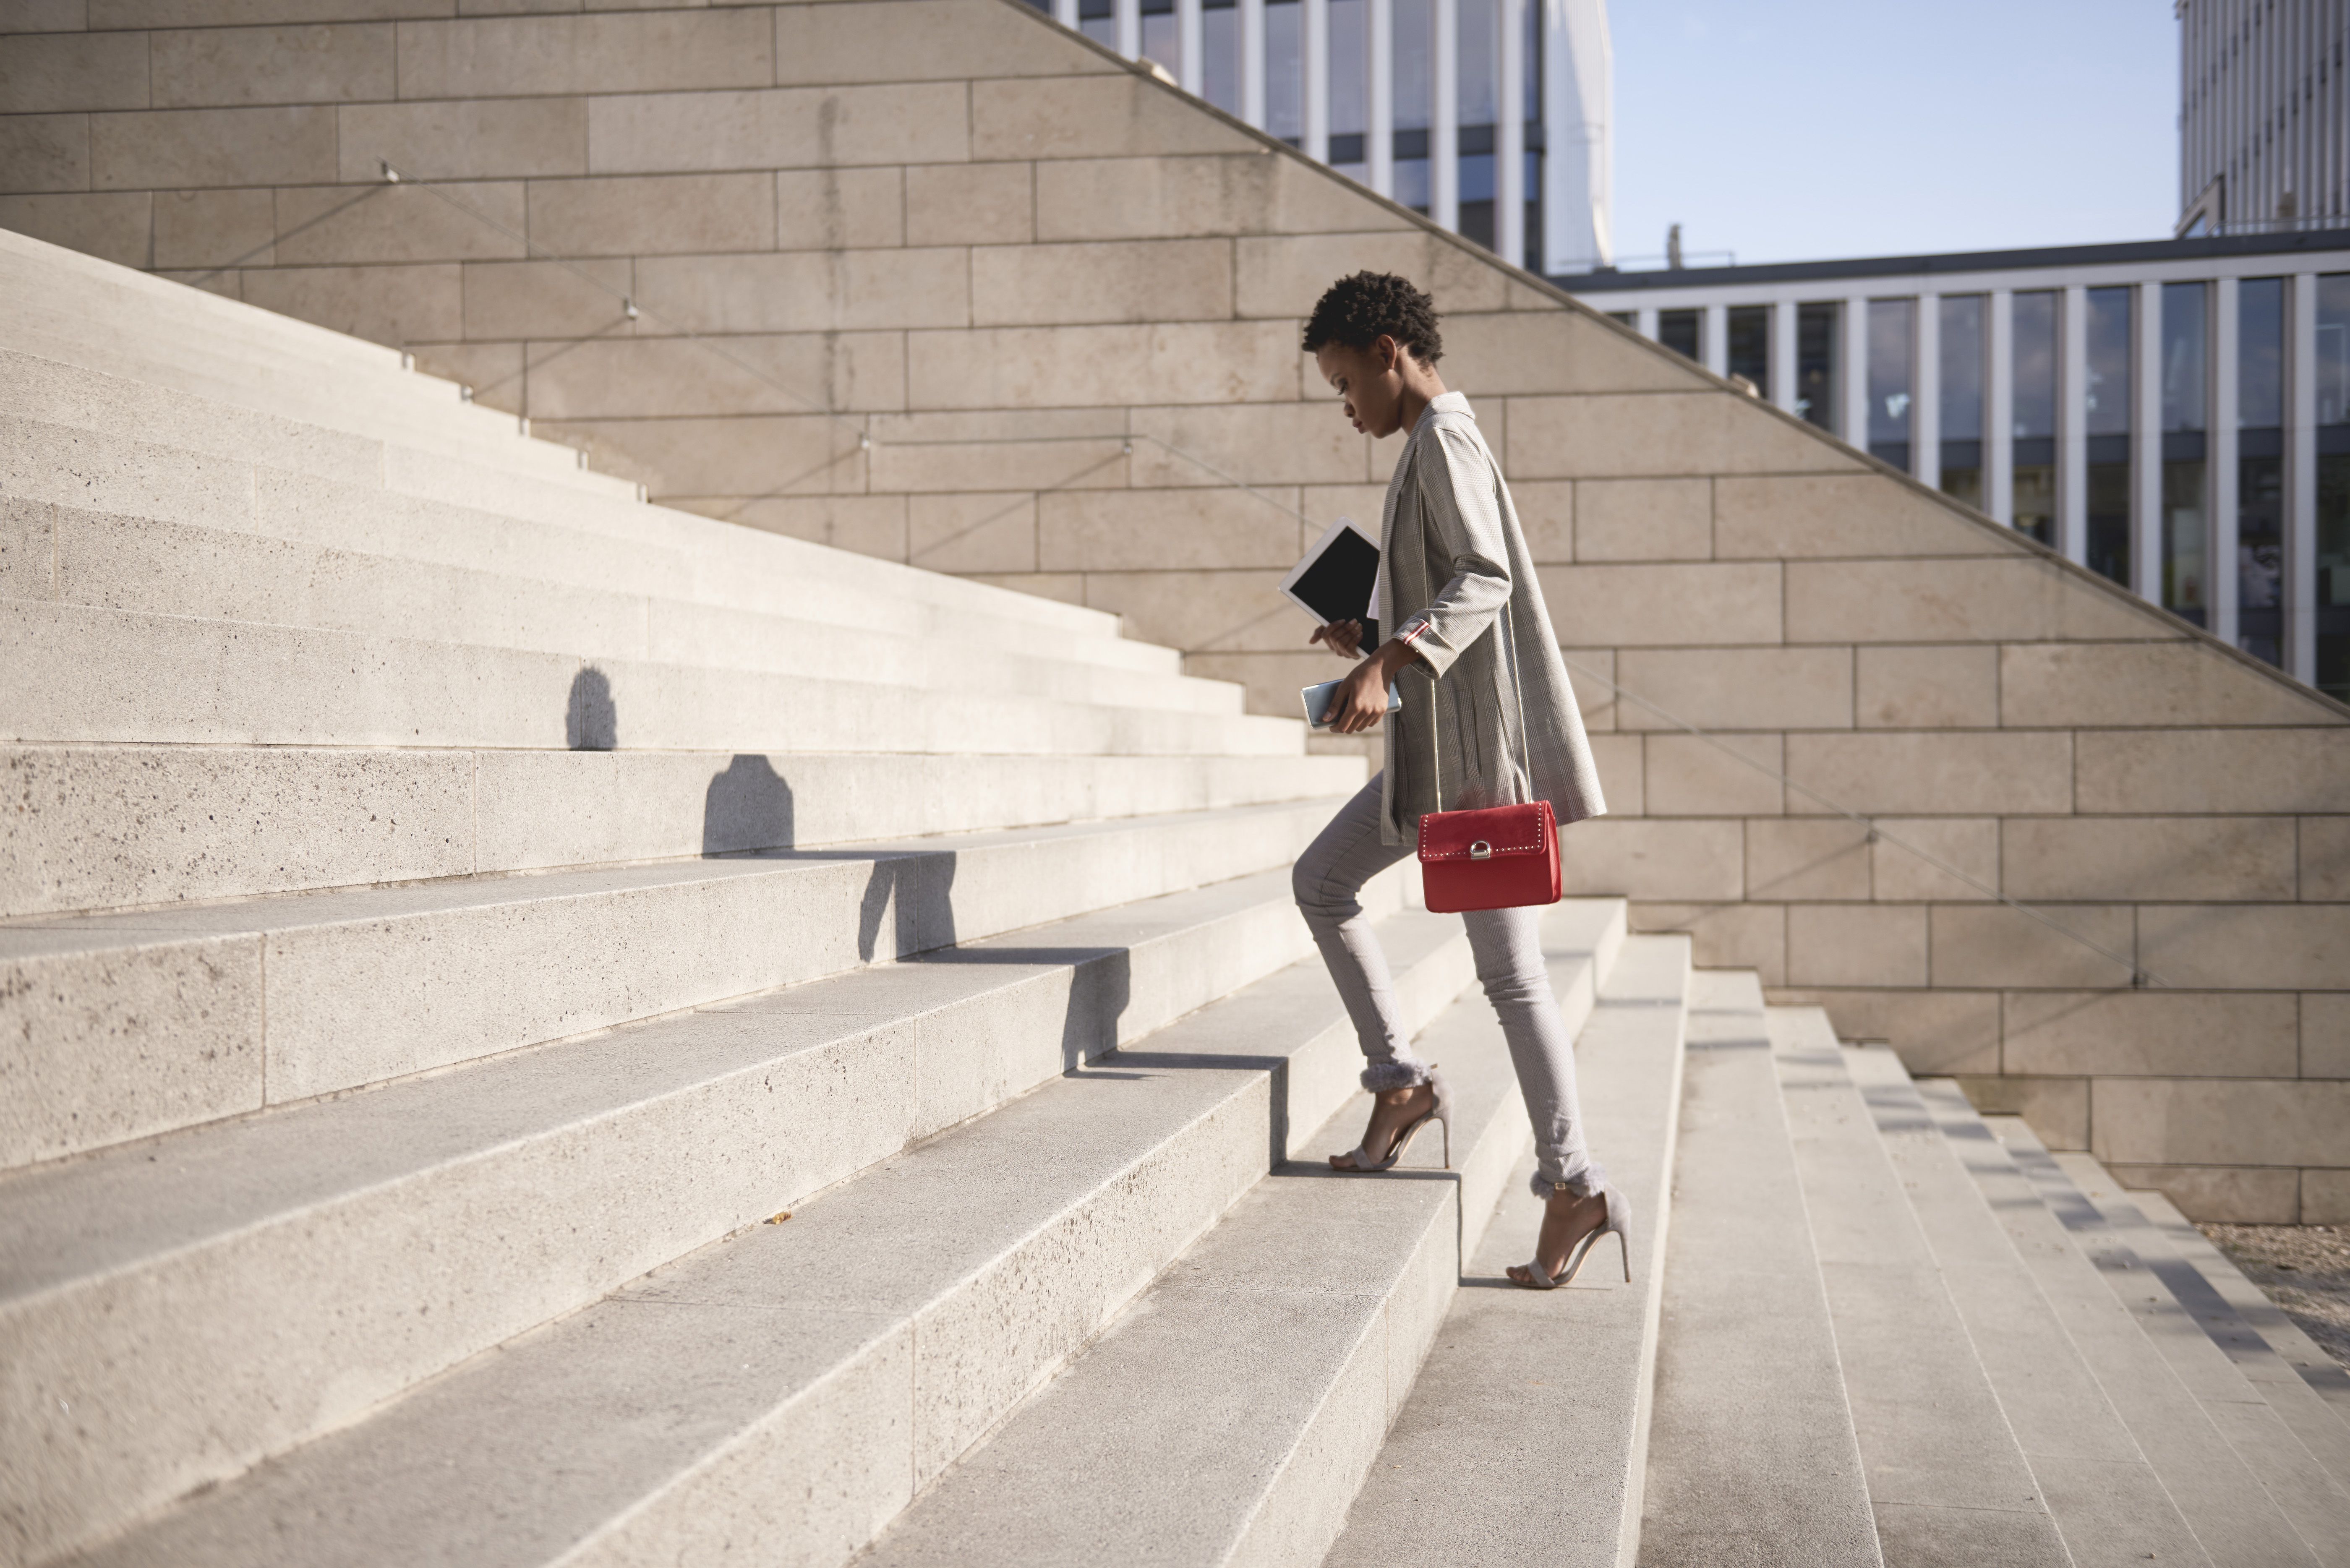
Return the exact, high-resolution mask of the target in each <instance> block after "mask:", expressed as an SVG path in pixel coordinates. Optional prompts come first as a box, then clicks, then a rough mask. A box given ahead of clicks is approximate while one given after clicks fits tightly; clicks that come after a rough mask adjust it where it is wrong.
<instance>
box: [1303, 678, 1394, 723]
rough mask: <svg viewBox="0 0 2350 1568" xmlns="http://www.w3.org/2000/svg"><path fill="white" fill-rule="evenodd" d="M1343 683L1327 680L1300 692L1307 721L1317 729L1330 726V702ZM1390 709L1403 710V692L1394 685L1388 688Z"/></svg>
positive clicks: (1391, 711)
mask: <svg viewBox="0 0 2350 1568" xmlns="http://www.w3.org/2000/svg"><path fill="white" fill-rule="evenodd" d="M1341 684H1342V682H1341V681H1337V680H1325V681H1323V682H1322V683H1321V684H1320V685H1319V686H1308V687H1306V688H1305V690H1304V691H1300V692H1298V694H1297V695H1298V699H1299V700H1300V701H1303V702H1304V703H1305V722H1307V723H1309V724H1311V725H1313V726H1314V727H1315V729H1317V730H1326V729H1328V728H1329V727H1330V719H1329V712H1330V704H1331V702H1332V701H1335V700H1336V697H1337V695H1338V688H1339V686H1340V685H1341ZM1401 711H1403V693H1402V692H1401V691H1397V690H1396V689H1395V688H1394V687H1393V686H1389V687H1388V712H1390V713H1399V712H1401Z"/></svg>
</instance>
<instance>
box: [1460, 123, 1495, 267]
mask: <svg viewBox="0 0 2350 1568" xmlns="http://www.w3.org/2000/svg"><path fill="white" fill-rule="evenodd" d="M1471 129H1474V130H1478V131H1480V132H1482V134H1481V135H1479V136H1477V137H1474V138H1472V137H1471V135H1470V134H1469V133H1470V131H1471ZM1472 145H1474V146H1475V147H1476V149H1477V151H1471V146H1472ZM1460 182H1461V238H1462V239H1464V240H1468V241H1470V242H1471V244H1481V245H1483V246H1484V247H1485V248H1486V249H1487V250H1489V251H1490V250H1492V248H1493V128H1492V126H1490V125H1486V126H1478V127H1474V128H1472V127H1469V126H1463V127H1461V174H1460Z"/></svg>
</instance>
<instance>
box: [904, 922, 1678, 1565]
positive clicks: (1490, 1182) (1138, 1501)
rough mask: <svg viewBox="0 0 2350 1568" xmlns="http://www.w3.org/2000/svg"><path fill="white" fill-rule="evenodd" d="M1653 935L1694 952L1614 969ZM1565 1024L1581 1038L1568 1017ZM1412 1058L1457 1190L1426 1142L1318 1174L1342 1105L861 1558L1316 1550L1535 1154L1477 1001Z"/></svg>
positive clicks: (1561, 935)
mask: <svg viewBox="0 0 2350 1568" xmlns="http://www.w3.org/2000/svg"><path fill="white" fill-rule="evenodd" d="M1589 924H1590V923H1589V921H1588V919H1587V918H1586V917H1583V916H1580V915H1579V914H1577V913H1576V912H1575V911H1573V910H1563V911H1561V912H1560V913H1559V914H1558V915H1556V916H1555V917H1554V919H1552V920H1551V921H1550V922H1547V923H1546V925H1547V929H1546V932H1545V938H1546V940H1545V945H1546V946H1547V947H1548V948H1549V949H1550V950H1551V951H1552V952H1553V954H1554V959H1553V971H1552V972H1553V976H1554V979H1555V981H1557V983H1558V984H1559V987H1560V990H1561V992H1562V993H1563V997H1564V999H1565V1000H1567V1001H1569V1002H1572V1001H1573V999H1575V998H1576V997H1578V996H1587V995H1589V994H1590V992H1589V990H1588V989H1587V988H1586V987H1587V982H1585V981H1581V980H1579V979H1578V976H1579V975H1580V974H1581V973H1582V972H1583V971H1585V969H1586V966H1588V965H1590V964H1591V963H1592V957H1591V955H1592V954H1593V953H1594V952H1595V951H1596V950H1598V949H1599V948H1600V946H1601V942H1600V940H1598V938H1597V937H1596V934H1595V933H1593V932H1592V931H1591V930H1590V929H1589ZM1578 928H1581V929H1578ZM1659 940H1662V941H1673V942H1676V943H1677V944H1678V941H1679V939H1670V938H1664V939H1659V938H1643V937H1633V938H1628V939H1625V940H1624V941H1623V943H1622V951H1623V957H1622V959H1621V960H1620V961H1621V962H1627V963H1629V962H1634V961H1637V959H1636V953H1637V951H1638V950H1639V949H1641V948H1643V947H1645V946H1647V945H1648V944H1650V943H1653V942H1656V941H1659ZM1577 1011H1580V1010H1579V1009H1578V1010H1577ZM1569 1021H1570V1023H1572V1024H1577V1025H1579V1024H1580V1023H1582V1020H1581V1019H1580V1018H1577V1017H1575V1014H1574V1012H1570V1013H1569ZM1420 1049H1421V1050H1422V1051H1423V1052H1424V1053H1425V1054H1427V1055H1428V1056H1429V1057H1430V1059H1432V1060H1435V1061H1437V1062H1439V1063H1440V1064H1441V1065H1442V1066H1443V1067H1444V1069H1445V1072H1446V1075H1447V1077H1448V1078H1449V1079H1450V1080H1451V1083H1452V1085H1453V1088H1454V1093H1455V1096H1456V1099H1457V1101H1458V1105H1457V1106H1456V1109H1455V1111H1454V1113H1453V1127H1452V1138H1451V1154H1452V1165H1453V1167H1454V1169H1453V1171H1452V1172H1451V1173H1441V1172H1439V1171H1437V1170H1434V1169H1432V1167H1434V1166H1435V1165H1436V1164H1437V1163H1438V1161H1439V1160H1440V1158H1441V1156H1440V1149H1439V1147H1438V1146H1437V1144H1436V1141H1435V1140H1434V1139H1433V1138H1431V1137H1422V1138H1421V1140H1420V1141H1419V1143H1417V1144H1415V1145H1414V1146H1413V1147H1412V1150H1411V1152H1410V1156H1409V1158H1408V1159H1407V1160H1406V1162H1405V1164H1406V1166H1408V1167H1409V1169H1408V1170H1405V1171H1403V1172H1402V1173H1400V1174H1399V1175H1389V1176H1387V1177H1384V1178H1364V1177H1350V1176H1341V1175H1337V1174H1336V1173H1333V1172H1332V1171H1330V1170H1329V1169H1328V1168H1327V1167H1326V1164H1324V1163H1323V1157H1325V1156H1326V1155H1327V1154H1329V1153H1334V1152H1336V1151H1338V1150H1340V1149H1344V1148H1348V1147H1353V1145H1354V1143H1355V1141H1356V1139H1357V1137H1359V1135H1360V1133H1361V1130H1362V1120H1363V1107H1362V1104H1361V1102H1360V1101H1359V1099H1350V1101H1349V1102H1348V1103H1347V1104H1345V1105H1344V1106H1341V1107H1340V1108H1339V1110H1338V1112H1337V1114H1336V1116H1333V1117H1331V1118H1330V1119H1329V1120H1328V1121H1327V1122H1326V1123H1325V1124H1324V1125H1323V1126H1322V1127H1320V1128H1319V1130H1318V1131H1316V1132H1315V1134H1314V1135H1313V1136H1312V1137H1310V1138H1308V1139H1306V1140H1305V1141H1304V1143H1303V1146H1302V1147H1297V1148H1296V1150H1295V1153H1296V1155H1297V1156H1298V1158H1297V1159H1296V1162H1295V1163H1294V1164H1290V1165H1286V1166H1284V1167H1282V1168H1280V1169H1278V1170H1276V1171H1275V1172H1274V1174H1273V1175H1272V1176H1270V1177H1269V1178H1267V1179H1264V1180H1263V1181H1262V1182H1260V1183H1258V1184H1257V1186H1256V1187H1255V1189H1253V1190H1252V1191H1250V1192H1249V1193H1248V1194H1247V1195H1246V1196H1245V1197H1244V1198H1243V1199H1241V1201H1240V1202H1239V1203H1237V1204H1235V1205H1234V1206H1233V1208H1232V1212H1231V1213H1230V1214H1229V1215H1228V1216H1227V1217H1226V1218H1225V1220H1223V1222H1222V1224H1220V1225H1218V1226H1217V1227H1216V1229H1215V1230H1213V1231H1211V1232H1209V1234H1208V1235H1207V1236H1206V1237H1205V1238H1203V1239H1202V1240H1201V1241H1200V1242H1199V1244H1198V1245H1196V1246H1195V1247H1193V1248H1191V1250H1190V1251H1187V1252H1186V1253H1184V1254H1183V1255H1182V1257H1181V1258H1180V1259H1179V1260H1178V1261H1177V1262H1176V1263H1175V1265H1174V1266H1173V1267H1172V1268H1171V1269H1170V1270H1169V1271H1168V1272H1167V1273H1166V1275H1165V1276H1164V1277H1162V1278H1161V1279H1160V1280H1159V1282H1157V1283H1156V1284H1154V1285H1152V1286H1151V1288H1150V1289H1149V1290H1148V1291H1147V1292H1145V1293H1143V1294H1142V1296H1141V1297H1140V1298H1139V1300H1138V1301H1137V1302H1136V1303H1135V1305H1134V1306H1133V1308H1132V1309H1131V1310H1130V1311H1129V1312H1128V1314H1126V1315H1125V1316H1124V1317H1123V1318H1122V1319H1120V1320H1119V1321H1118V1323H1117V1324H1115V1325H1113V1326H1112V1328H1111V1329H1110V1331H1109V1332H1108V1333H1107V1334H1105V1335H1104V1336H1103V1337H1102V1339H1101V1342H1100V1343H1099V1344H1098V1345H1095V1346H1094V1347H1093V1348H1092V1349H1091V1350H1089V1351H1088V1352H1087V1354H1086V1355H1084V1356H1083V1357H1081V1358H1080V1359H1078V1360H1077V1361H1076V1362H1075V1363H1073V1364H1072V1365H1071V1366H1070V1367H1069V1368H1068V1370H1067V1371H1066V1373H1064V1374H1063V1375H1062V1376H1060V1377H1059V1378H1057V1379H1055V1381H1054V1382H1053V1383H1052V1384H1051V1385H1049V1386H1046V1387H1045V1389H1043V1390H1042V1391H1041V1392H1040V1393H1039V1394H1038V1395H1037V1396H1036V1397H1035V1399H1033V1400H1032V1401H1031V1402H1029V1403H1028V1404H1027V1405H1026V1406H1025V1407H1023V1408H1022V1409H1021V1410H1020V1411H1019V1412H1018V1413H1017V1414H1015V1415H1014V1417H1012V1418H1011V1419H1010V1420H1009V1421H1007V1422H1006V1423H1005V1424H1004V1426H1003V1429H1002V1430H1001V1431H999V1432H997V1433H996V1434H995V1435H994V1436H993V1437H992V1438H989V1440H988V1441H987V1442H986V1443H985V1444H983V1446H981V1447H980V1448H978V1449H976V1450H974V1451H973V1452H972V1454H971V1455H970V1456H969V1457H967V1458H966V1459H964V1460H963V1462H962V1464H960V1465H958V1466H957V1467H955V1468H954V1469H951V1470H950V1471H948V1472H947V1473H946V1474H945V1475H943V1476H942V1477H941V1478H940V1480H939V1481H938V1483H937V1486H936V1487H935V1489H934V1490H931V1492H930V1493H929V1495H927V1496H925V1497H923V1498H921V1499H920V1501H917V1502H916V1503H915V1504H914V1506H913V1507H912V1508H910V1510H908V1511H907V1512H906V1514H905V1515H904V1517H903V1518H901V1519H900V1520H899V1521H898V1522H897V1524H896V1525H894V1526H893V1527H892V1528H891V1529H890V1531H889V1533H888V1534H887V1535H885V1536H883V1537H882V1538H881V1539H880V1540H879V1542H876V1543H875V1545H874V1547H873V1548H872V1550H871V1552H869V1554H868V1557H867V1558H865V1559H862V1560H861V1561H863V1562H867V1563H871V1564H873V1565H874V1568H906V1565H910V1564H918V1563H919V1564H933V1563H935V1564H950V1563H951V1564H954V1565H956V1568H967V1565H970V1564H977V1563H1021V1564H1035V1565H1045V1564H1070V1565H1076V1564H1085V1565H1087V1568H1092V1565H1093V1564H1097V1563H1185V1564H1188V1563H1199V1564H1208V1563H1311V1562H1313V1561H1315V1559H1316V1558H1318V1557H1319V1556H1321V1555H1322V1553H1323V1552H1326V1550H1327V1549H1328V1547H1329V1545H1330V1544H1331V1543H1332V1542H1335V1541H1336V1539H1337V1537H1338V1535H1339V1533H1340V1531H1341V1528H1342V1526H1343V1524H1344V1521H1345V1517H1346V1511H1347V1503H1348V1500H1349V1499H1351V1498H1352V1497H1353V1496H1354V1495H1355V1494H1356V1492H1357V1490H1358V1489H1359V1487H1360V1486H1361V1484H1362V1481H1363V1479H1364V1477H1365V1476H1366V1475H1367V1473H1368V1471H1369V1469H1370V1467H1371V1465H1372V1464H1373V1463H1374V1462H1376V1460H1377V1459H1378V1450H1379V1448H1380V1445H1381V1443H1382V1441H1383V1440H1384V1438H1385V1437H1386V1434H1387V1431H1388V1426H1389V1425H1390V1423H1392V1422H1393V1421H1394V1420H1395V1418H1396V1417H1397V1415H1398V1414H1399V1411H1400V1410H1401V1408H1402V1407H1403V1404H1404V1402H1405V1398H1406V1396H1407V1395H1408V1394H1409V1390H1410V1386H1411V1382H1412V1378H1413V1376H1414V1374H1415V1372H1416V1371H1417V1370H1418V1368H1419V1366H1420V1363H1421V1362H1422V1360H1423V1359H1424V1358H1425V1356H1426V1355H1427V1353H1428V1349H1429V1346H1430V1344H1431V1342H1432V1341H1433V1340H1434V1339H1435V1337H1436V1336H1437V1334H1438V1331H1439V1330H1440V1327H1441V1326H1442V1323H1443V1319H1444V1316H1445V1313H1446V1310H1447V1307H1448V1305H1449V1303H1450V1302H1451V1298H1452V1295H1453V1293H1454V1291H1455V1289H1456V1287H1457V1285H1458V1283H1459V1280H1460V1274H1461V1264H1462V1262H1463V1261H1464V1256H1466V1255H1472V1254H1473V1253H1474V1251H1475V1249H1476V1247H1477V1245H1478V1243H1479V1241H1481V1239H1482V1233H1483V1231H1484V1229H1485V1226H1486V1224H1487V1222H1488V1221H1489V1220H1490V1219H1491V1218H1492V1214H1493V1211H1494V1207H1495V1203H1496V1200H1497V1199H1498V1198H1499V1197H1500V1193H1501V1189H1502V1186H1503V1183H1504V1182H1505V1181H1506V1180H1507V1179H1509V1176H1510V1173H1511V1172H1512V1171H1513V1170H1514V1169H1515V1168H1517V1165H1518V1157H1519V1156H1520V1154H1521V1153H1522V1152H1523V1150H1524V1149H1525V1147H1527V1145H1528V1143H1529V1141H1530V1138H1529V1134H1528V1130H1527V1127H1526V1119H1525V1110H1524V1107H1523V1105H1522V1104H1521V1102H1520V1101H1519V1098H1518V1095H1517V1085H1516V1081H1515V1078H1514V1076H1513V1074H1512V1071H1511V1068H1510V1064H1509V1054H1508V1050H1507V1048H1506V1046H1505V1045H1504V1044H1503V1041H1502V1038H1501V1031H1500V1029H1499V1026H1498V1025H1497V1024H1496V1023H1494V1020H1493V1015H1492V1010H1491V1008H1490V1007H1489V1006H1488V1005H1487V1003H1486V1002H1485V1001H1484V999H1483V997H1482V996H1481V995H1476V994H1470V995H1466V996H1464V997H1463V998H1462V999H1461V1001H1460V1002H1456V1003H1455V1004H1454V1005H1453V1007H1452V1008H1451V1010H1450V1011H1449V1012H1446V1013H1445V1014H1444V1015H1443V1016H1442V1017H1440V1018H1439V1019H1438V1020H1437V1021H1436V1023H1433V1024H1431V1025H1430V1028H1429V1030H1428V1031H1427V1033H1426V1035H1425V1036H1424V1037H1423V1039H1422V1041H1421V1044H1420ZM1432 1130H1433V1129H1431V1131H1432Z"/></svg>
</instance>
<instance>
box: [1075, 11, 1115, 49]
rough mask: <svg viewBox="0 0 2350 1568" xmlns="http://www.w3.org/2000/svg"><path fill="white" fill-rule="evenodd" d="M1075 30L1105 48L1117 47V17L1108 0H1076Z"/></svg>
mask: <svg viewBox="0 0 2350 1568" xmlns="http://www.w3.org/2000/svg"><path fill="white" fill-rule="evenodd" d="M1077 31H1078V32H1080V33H1083V34H1084V35H1085V36H1087V37H1088V38H1091V39H1092V40H1093V41H1094V42H1095V43H1097V44H1099V45H1100V46H1101V47H1103V48H1105V49H1115V48H1117V47H1118V18H1117V17H1116V16H1114V15H1113V14H1112V13H1111V11H1110V0H1077Z"/></svg>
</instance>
